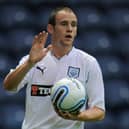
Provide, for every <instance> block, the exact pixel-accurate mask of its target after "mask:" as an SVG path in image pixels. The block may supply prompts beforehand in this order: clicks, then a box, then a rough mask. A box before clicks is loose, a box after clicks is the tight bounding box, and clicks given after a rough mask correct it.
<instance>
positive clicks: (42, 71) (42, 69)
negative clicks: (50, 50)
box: [36, 66, 46, 75]
mask: <svg viewBox="0 0 129 129" xmlns="http://www.w3.org/2000/svg"><path fill="white" fill-rule="evenodd" d="M36 68H37V69H38V70H39V71H40V72H41V73H42V75H43V74H44V70H45V69H46V67H44V68H41V67H39V66H37V67H36Z"/></svg>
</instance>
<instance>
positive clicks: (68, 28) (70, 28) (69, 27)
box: [67, 24, 72, 32]
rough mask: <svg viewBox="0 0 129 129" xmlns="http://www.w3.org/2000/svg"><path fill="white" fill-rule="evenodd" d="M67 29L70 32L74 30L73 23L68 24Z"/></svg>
mask: <svg viewBox="0 0 129 129" xmlns="http://www.w3.org/2000/svg"><path fill="white" fill-rule="evenodd" d="M67 31H68V32H72V26H71V24H69V25H68V27H67Z"/></svg>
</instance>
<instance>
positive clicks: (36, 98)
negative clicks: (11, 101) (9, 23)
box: [4, 7, 105, 129]
mask: <svg viewBox="0 0 129 129" xmlns="http://www.w3.org/2000/svg"><path fill="white" fill-rule="evenodd" d="M47 31H48V32H45V31H43V32H40V33H39V34H38V35H36V36H35V37H34V40H33V44H32V47H31V50H30V52H29V55H27V56H25V57H23V58H22V60H21V61H20V63H19V65H18V66H17V67H16V69H13V70H11V71H10V73H9V74H8V75H7V76H6V77H5V79H4V88H5V89H6V90H9V91H15V92H18V91H19V90H20V89H21V88H22V87H24V86H25V85H27V87H26V112H25V118H24V121H23V125H22V129H83V128H84V121H96V120H102V119H103V118H104V115H105V106H104V86H103V78H102V73H101V70H100V67H99V65H98V63H97V61H96V59H95V58H94V57H92V56H91V55H89V54H87V53H85V52H83V51H81V50H79V49H76V48H75V47H73V42H74V38H75V37H76V34H77V17H76V15H75V13H74V12H73V11H72V10H71V9H70V8H68V7H61V8H57V9H55V10H54V11H53V12H52V13H51V15H50V18H49V23H48V25H47ZM48 33H49V34H50V35H51V44H50V45H49V46H48V47H47V48H44V46H45V43H46V40H47V36H48ZM73 72H74V74H73ZM64 77H73V78H76V79H78V80H80V81H81V82H82V83H83V84H84V86H85V88H86V91H87V96H88V104H87V105H88V107H87V109H86V110H85V107H83V110H82V111H80V113H79V114H76V115H75V114H74V115H73V114H70V113H66V112H61V111H59V110H56V111H55V110H54V108H53V106H52V103H51V100H50V88H51V87H52V85H53V84H54V83H55V82H56V81H58V80H60V79H62V78H64ZM73 90H74V89H73Z"/></svg>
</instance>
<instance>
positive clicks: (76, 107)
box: [51, 78, 86, 113]
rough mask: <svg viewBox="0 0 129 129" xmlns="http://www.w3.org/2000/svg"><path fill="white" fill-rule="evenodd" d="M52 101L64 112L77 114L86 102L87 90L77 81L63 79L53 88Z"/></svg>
mask: <svg viewBox="0 0 129 129" xmlns="http://www.w3.org/2000/svg"><path fill="white" fill-rule="evenodd" d="M51 101H52V104H53V106H54V107H55V108H57V109H59V110H61V111H63V112H65V111H67V112H70V113H77V112H79V111H80V109H81V108H82V107H83V106H84V104H85V102H86V92H85V88H84V86H83V85H82V83H81V82H80V81H79V80H77V79H74V78H63V79H61V80H59V81H57V82H56V83H55V84H54V86H53V87H52V89H51Z"/></svg>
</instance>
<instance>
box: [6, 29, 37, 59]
mask: <svg viewBox="0 0 129 129" xmlns="http://www.w3.org/2000/svg"><path fill="white" fill-rule="evenodd" d="M34 35H35V31H34V30H31V29H25V28H24V29H14V30H11V31H10V34H9V35H8V39H9V41H10V44H11V49H10V52H11V53H12V54H13V56H20V57H21V56H24V55H25V54H28V52H29V50H30V48H31V45H32V41H33V38H34ZM16 53H17V54H16ZM23 54H24V55H23Z"/></svg>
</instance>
